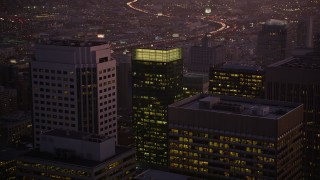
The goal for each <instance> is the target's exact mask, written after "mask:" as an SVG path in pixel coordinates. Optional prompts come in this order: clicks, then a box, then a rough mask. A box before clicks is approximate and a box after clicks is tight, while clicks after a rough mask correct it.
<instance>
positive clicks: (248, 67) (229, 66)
mask: <svg viewBox="0 0 320 180" xmlns="http://www.w3.org/2000/svg"><path fill="white" fill-rule="evenodd" d="M216 69H220V70H240V71H263V70H264V69H263V68H262V67H261V66H259V65H255V64H244V63H241V64H239V63H225V64H223V65H221V66H218V67H217V68H216Z"/></svg>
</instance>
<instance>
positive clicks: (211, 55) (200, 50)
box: [188, 34, 226, 74]
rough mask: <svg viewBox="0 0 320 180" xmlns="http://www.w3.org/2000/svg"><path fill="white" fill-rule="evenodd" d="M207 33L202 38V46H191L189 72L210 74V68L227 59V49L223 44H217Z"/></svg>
mask: <svg viewBox="0 0 320 180" xmlns="http://www.w3.org/2000/svg"><path fill="white" fill-rule="evenodd" d="M210 38H211V35H209V34H206V35H205V36H204V37H203V38H202V39H201V46H192V47H191V48H190V64H189V67H188V72H194V73H203V74H208V72H209V68H210V67H211V66H215V65H217V64H220V63H223V62H225V60H226V50H225V48H224V46H223V45H215V44H214V43H213V42H212V40H211V39H210Z"/></svg>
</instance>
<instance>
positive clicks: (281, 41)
mask: <svg viewBox="0 0 320 180" xmlns="http://www.w3.org/2000/svg"><path fill="white" fill-rule="evenodd" d="M294 40H295V38H294V32H293V27H291V26H290V24H288V22H287V21H282V20H276V19H270V20H268V21H266V22H265V24H263V26H262V30H261V31H260V32H259V35H258V43H257V55H258V57H259V58H260V61H261V62H260V63H261V64H263V65H268V64H271V63H273V62H276V61H279V60H283V59H285V58H286V57H289V56H290V55H291V51H292V49H293V45H294Z"/></svg>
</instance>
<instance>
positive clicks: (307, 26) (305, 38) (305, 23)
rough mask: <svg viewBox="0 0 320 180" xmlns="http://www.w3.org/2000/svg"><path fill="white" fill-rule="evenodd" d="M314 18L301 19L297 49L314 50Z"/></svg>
mask: <svg viewBox="0 0 320 180" xmlns="http://www.w3.org/2000/svg"><path fill="white" fill-rule="evenodd" d="M312 36H313V17H307V18H304V19H300V20H299V23H298V28H297V47H300V48H312V44H313V42H312Z"/></svg>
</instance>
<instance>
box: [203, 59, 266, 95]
mask: <svg viewBox="0 0 320 180" xmlns="http://www.w3.org/2000/svg"><path fill="white" fill-rule="evenodd" d="M264 74H265V72H264V69H263V68H262V67H261V66H258V65H250V64H241V63H240V64H236V63H225V64H222V65H219V66H216V67H211V68H210V75H209V92H210V93H211V94H218V95H230V96H243V97H249V98H263V97H264V96H263V95H264V79H265V75H264Z"/></svg>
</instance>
